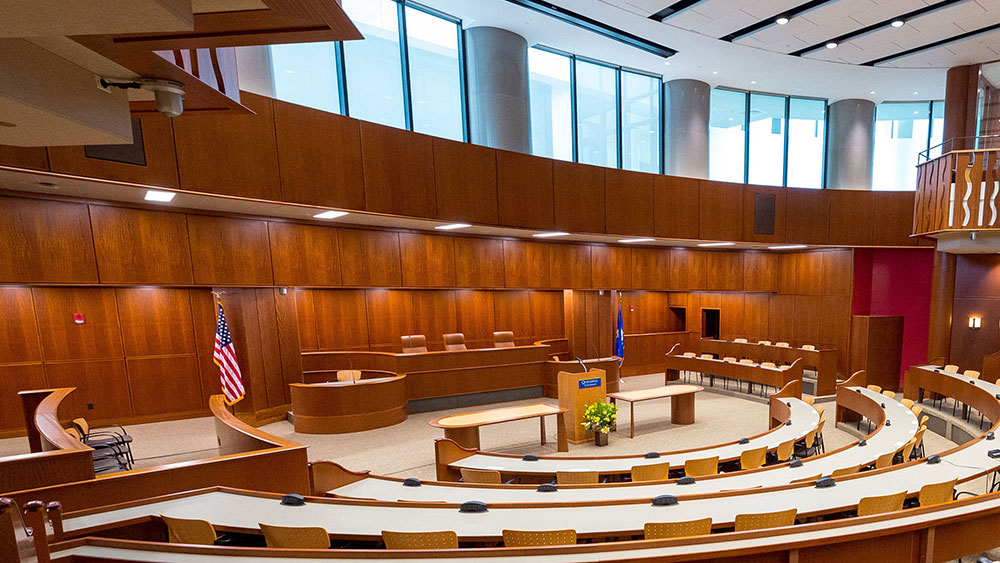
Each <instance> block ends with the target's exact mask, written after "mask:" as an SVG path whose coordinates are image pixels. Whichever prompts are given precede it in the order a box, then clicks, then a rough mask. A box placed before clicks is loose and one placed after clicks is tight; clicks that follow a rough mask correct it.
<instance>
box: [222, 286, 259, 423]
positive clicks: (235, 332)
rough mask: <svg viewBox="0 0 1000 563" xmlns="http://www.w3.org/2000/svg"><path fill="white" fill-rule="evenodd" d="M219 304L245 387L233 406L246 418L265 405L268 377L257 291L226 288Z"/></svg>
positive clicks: (252, 416)
mask: <svg viewBox="0 0 1000 563" xmlns="http://www.w3.org/2000/svg"><path fill="white" fill-rule="evenodd" d="M222 304H223V306H224V307H225V309H226V322H227V323H228V325H229V334H230V335H231V336H232V339H233V348H234V349H235V351H236V361H237V362H238V363H239V365H240V373H241V374H242V376H243V387H244V389H245V390H246V398H245V399H244V400H242V401H240V402H238V403H236V405H235V407H234V409H233V410H234V412H235V414H239V415H241V416H243V417H245V418H251V419H252V418H256V412H257V411H261V410H264V409H266V408H267V378H266V375H265V372H264V369H265V367H264V362H265V361H266V359H265V357H264V355H265V353H266V352H267V351H266V350H265V348H264V347H263V346H262V343H261V340H262V339H261V331H260V316H259V314H258V310H257V291H256V290H255V289H253V288H248V289H227V290H226V292H225V293H224V294H223V295H222Z"/></svg>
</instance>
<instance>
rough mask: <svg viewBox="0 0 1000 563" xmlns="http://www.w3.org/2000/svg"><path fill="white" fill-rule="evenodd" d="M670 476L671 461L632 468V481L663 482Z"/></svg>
mask: <svg viewBox="0 0 1000 563" xmlns="http://www.w3.org/2000/svg"><path fill="white" fill-rule="evenodd" d="M669 474H670V462H669V461H665V462H663V463H650V464H648V465H633V466H632V481H663V480H665V479H667V477H668V475H669Z"/></svg>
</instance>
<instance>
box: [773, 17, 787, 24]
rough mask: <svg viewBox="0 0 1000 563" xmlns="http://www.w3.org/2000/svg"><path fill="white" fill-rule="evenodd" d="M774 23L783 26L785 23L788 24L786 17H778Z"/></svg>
mask: <svg viewBox="0 0 1000 563" xmlns="http://www.w3.org/2000/svg"><path fill="white" fill-rule="evenodd" d="M774 23H776V24H778V25H785V24H786V23H788V16H778V17H777V18H776V19H775V20H774Z"/></svg>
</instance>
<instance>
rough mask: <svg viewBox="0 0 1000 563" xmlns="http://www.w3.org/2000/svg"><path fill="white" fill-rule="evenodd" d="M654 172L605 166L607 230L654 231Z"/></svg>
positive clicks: (633, 232)
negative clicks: (647, 172)
mask: <svg viewBox="0 0 1000 563" xmlns="http://www.w3.org/2000/svg"><path fill="white" fill-rule="evenodd" d="M654 177H655V176H654V175H653V174H646V173H644V172H632V171H629V170H617V169H614V168H605V171H604V201H605V204H604V208H605V213H606V218H605V221H604V224H605V227H606V228H605V232H608V233H614V234H621V235H643V236H650V235H652V234H653V178H654Z"/></svg>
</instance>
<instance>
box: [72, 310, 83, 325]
mask: <svg viewBox="0 0 1000 563" xmlns="http://www.w3.org/2000/svg"><path fill="white" fill-rule="evenodd" d="M83 320H84V319H83V313H73V322H74V323H75V324H78V325H82V324H83Z"/></svg>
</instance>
